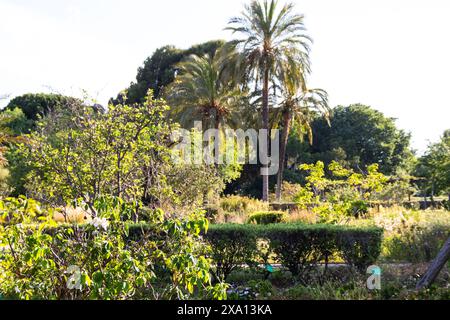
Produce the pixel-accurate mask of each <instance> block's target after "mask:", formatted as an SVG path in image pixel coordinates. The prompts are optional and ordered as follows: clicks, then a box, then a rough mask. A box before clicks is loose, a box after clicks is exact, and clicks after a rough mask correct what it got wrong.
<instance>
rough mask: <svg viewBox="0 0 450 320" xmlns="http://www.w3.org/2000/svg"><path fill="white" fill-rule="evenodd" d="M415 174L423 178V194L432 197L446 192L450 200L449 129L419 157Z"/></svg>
mask: <svg viewBox="0 0 450 320" xmlns="http://www.w3.org/2000/svg"><path fill="white" fill-rule="evenodd" d="M416 175H417V176H419V177H421V178H423V179H424V180H422V181H421V183H420V185H421V189H422V192H423V195H424V196H426V195H430V196H431V197H432V198H433V197H434V196H436V195H439V194H446V195H448V196H449V201H450V130H447V131H446V132H445V133H444V135H443V136H442V139H441V141H440V142H438V143H436V144H432V145H430V146H429V147H428V150H427V152H426V154H425V155H424V156H423V157H422V158H420V159H419V162H418V164H417V168H416Z"/></svg>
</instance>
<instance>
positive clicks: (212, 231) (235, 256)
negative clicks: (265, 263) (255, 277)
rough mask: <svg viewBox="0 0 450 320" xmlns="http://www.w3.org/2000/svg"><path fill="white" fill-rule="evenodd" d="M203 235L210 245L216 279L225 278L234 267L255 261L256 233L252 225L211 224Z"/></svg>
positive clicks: (256, 248)
mask: <svg viewBox="0 0 450 320" xmlns="http://www.w3.org/2000/svg"><path fill="white" fill-rule="evenodd" d="M205 237H206V239H207V241H208V242H209V244H210V245H211V249H212V250H211V258H212V259H213V261H214V264H215V265H216V268H215V270H214V271H213V275H214V277H215V278H216V280H222V279H226V278H227V277H228V276H229V275H230V273H231V272H232V271H233V270H235V269H236V268H238V267H240V266H242V265H252V263H253V262H254V261H255V258H256V255H257V251H258V247H257V238H258V234H257V229H256V228H255V226H253V225H245V224H244V225H239V224H218V225H212V226H210V228H209V230H208V232H207V233H206V235H205Z"/></svg>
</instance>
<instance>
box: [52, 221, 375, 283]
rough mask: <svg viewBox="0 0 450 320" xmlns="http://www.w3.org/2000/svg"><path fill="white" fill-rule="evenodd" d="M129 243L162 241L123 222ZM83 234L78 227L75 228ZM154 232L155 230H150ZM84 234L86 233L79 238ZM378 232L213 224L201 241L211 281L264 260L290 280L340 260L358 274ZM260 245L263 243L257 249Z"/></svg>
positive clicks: (370, 257) (371, 258) (369, 259)
mask: <svg viewBox="0 0 450 320" xmlns="http://www.w3.org/2000/svg"><path fill="white" fill-rule="evenodd" d="M127 226H128V228H127V229H128V237H127V238H128V240H129V241H145V238H147V237H151V238H155V237H156V238H158V237H162V238H163V237H164V235H162V234H158V233H157V232H154V230H153V226H152V225H151V224H145V223H142V224H128V225H127ZM69 227H73V225H60V226H58V227H57V228H51V229H48V230H46V232H47V233H49V234H55V233H57V232H58V231H64V230H66V229H68V228H69ZM77 229H78V231H79V232H84V230H83V229H84V226H83V225H79V226H78V228H77ZM155 231H156V230H155ZM85 236H88V235H85ZM382 236H383V230H382V229H380V228H361V227H346V226H337V225H320V224H318V225H305V224H294V223H289V224H284V223H282V224H270V225H251V224H244V225H240V224H219V225H211V226H210V227H209V230H208V232H207V233H206V234H204V238H205V240H206V241H207V242H208V243H209V244H210V245H211V251H210V252H209V256H210V258H211V259H212V260H213V264H214V265H215V268H214V270H213V275H214V277H215V278H216V279H217V280H222V279H226V278H227V277H228V276H229V275H230V273H231V272H233V271H234V270H235V269H237V268H240V267H243V266H249V267H253V266H255V265H257V264H261V263H265V262H267V259H268V257H269V256H270V258H271V259H272V260H273V262H274V263H278V264H281V265H282V266H283V267H285V268H287V269H288V270H289V271H291V273H292V274H293V275H295V276H299V277H300V278H303V279H305V278H306V277H307V276H308V275H309V274H310V273H311V272H312V271H313V270H315V269H317V266H318V264H320V263H325V264H327V263H328V262H329V261H330V258H331V259H333V258H336V257H338V258H340V259H342V260H344V261H345V262H346V263H347V264H348V265H350V266H352V267H355V268H357V269H358V270H360V271H362V272H364V271H365V269H366V268H367V267H368V266H370V265H371V264H373V263H374V262H375V261H376V260H377V259H378V257H379V255H380V252H381V242H382ZM261 244H268V246H267V245H266V246H265V247H264V246H263V247H264V248H261Z"/></svg>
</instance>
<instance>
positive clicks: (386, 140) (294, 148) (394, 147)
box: [287, 104, 413, 175]
mask: <svg viewBox="0 0 450 320" xmlns="http://www.w3.org/2000/svg"><path fill="white" fill-rule="evenodd" d="M330 124H331V126H330V125H329V123H328V122H327V121H326V119H321V118H317V119H315V120H314V121H313V123H312V125H311V127H312V131H313V132H314V139H313V144H312V145H308V144H307V143H301V142H296V141H298V137H297V136H296V135H291V138H290V143H289V145H288V146H289V147H288V150H287V153H288V157H289V159H290V161H292V162H294V163H304V161H305V160H306V161H307V162H308V163H312V162H317V161H322V162H324V163H325V164H329V163H331V162H332V161H336V162H339V163H341V164H342V165H344V166H346V167H350V168H352V169H354V170H358V171H359V170H363V171H366V170H367V167H368V166H370V165H372V164H374V163H377V164H378V165H379V169H380V172H382V173H384V174H386V175H393V174H396V173H397V171H398V170H400V169H404V170H410V169H412V168H411V167H412V162H413V155H412V152H411V151H410V149H409V146H410V140H411V137H410V135H409V134H407V133H405V132H404V131H402V130H400V129H398V128H397V127H396V124H395V121H394V119H392V118H388V117H386V116H384V115H383V114H382V113H381V112H379V111H377V110H375V109H373V108H370V107H369V106H365V105H359V104H357V105H350V106H348V107H343V106H339V107H336V108H334V109H333V110H332V117H331V119H330Z"/></svg>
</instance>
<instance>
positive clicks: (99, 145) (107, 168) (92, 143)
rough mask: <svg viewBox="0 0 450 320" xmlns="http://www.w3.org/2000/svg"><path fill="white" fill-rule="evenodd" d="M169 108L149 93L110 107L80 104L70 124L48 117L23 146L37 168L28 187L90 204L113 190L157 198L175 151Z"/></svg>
mask: <svg viewBox="0 0 450 320" xmlns="http://www.w3.org/2000/svg"><path fill="white" fill-rule="evenodd" d="M165 110H167V106H166V105H165V103H164V101H161V100H153V99H152V98H151V93H150V95H149V98H148V100H147V101H146V102H145V103H142V104H135V105H117V106H110V108H109V111H108V112H107V113H93V112H92V110H91V109H90V108H82V109H79V110H78V112H77V113H76V114H75V115H73V117H71V126H69V127H66V128H61V127H59V126H57V127H54V125H53V123H54V122H53V121H52V120H53V119H52V118H46V119H45V120H44V121H43V122H42V123H41V124H40V130H39V131H37V132H33V133H31V134H30V135H29V136H28V141H27V143H26V144H22V145H21V147H20V154H21V155H22V156H23V157H24V158H25V159H27V161H28V162H27V164H28V165H29V166H30V167H31V168H32V169H31V172H30V173H29V175H28V177H27V178H28V181H29V183H28V185H27V189H28V192H29V193H30V194H33V195H34V196H35V197H36V198H37V199H39V200H42V201H45V202H47V203H54V204H59V205H65V204H66V203H69V202H70V201H71V200H72V199H78V198H81V199H83V201H84V202H85V203H87V204H89V205H90V206H91V208H92V205H93V201H94V200H95V199H97V198H98V197H99V196H101V195H108V194H109V195H114V196H117V197H122V198H124V199H126V200H133V199H134V200H140V199H144V200H146V199H149V198H152V197H153V198H156V199H158V197H160V196H161V193H162V192H165V191H166V190H165V189H164V177H163V170H164V165H165V164H167V163H168V161H169V156H170V154H169V151H168V148H167V144H168V135H169V124H168V123H167V122H165V121H164V120H163V117H164V116H163V112H164V111H165Z"/></svg>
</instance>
